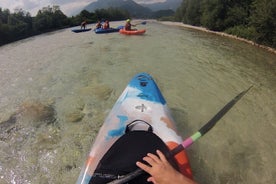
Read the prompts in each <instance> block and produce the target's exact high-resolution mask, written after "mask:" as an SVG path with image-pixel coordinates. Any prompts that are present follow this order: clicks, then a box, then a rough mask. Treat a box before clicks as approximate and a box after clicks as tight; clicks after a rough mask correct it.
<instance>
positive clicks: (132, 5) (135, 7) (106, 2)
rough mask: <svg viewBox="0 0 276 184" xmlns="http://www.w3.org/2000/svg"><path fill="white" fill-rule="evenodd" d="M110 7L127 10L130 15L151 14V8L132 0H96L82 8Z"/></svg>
mask: <svg viewBox="0 0 276 184" xmlns="http://www.w3.org/2000/svg"><path fill="white" fill-rule="evenodd" d="M110 7H113V8H120V9H124V10H127V11H128V12H129V13H130V15H131V16H132V17H139V18H142V17H148V16H150V15H151V14H152V11H151V9H149V8H147V7H144V6H141V5H139V4H137V3H136V2H134V1H133V0H98V1H96V2H93V3H90V4H88V5H87V6H86V7H84V9H85V10H87V11H90V12H92V11H95V10H96V9H107V8H110Z"/></svg>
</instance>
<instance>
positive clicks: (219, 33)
mask: <svg viewBox="0 0 276 184" xmlns="http://www.w3.org/2000/svg"><path fill="white" fill-rule="evenodd" d="M149 21H152V22H159V23H161V24H165V25H170V26H181V27H185V28H189V29H195V30H200V31H204V32H208V33H212V34H216V35H220V36H224V37H229V38H233V39H236V40H239V41H242V42H245V43H248V44H251V45H254V46H256V47H259V48H262V49H265V50H267V51H269V52H272V53H274V54H276V49H274V48H272V47H268V46H265V45H261V44H257V43H255V42H253V41H251V40H247V39H244V38H240V37H238V36H235V35H230V34H227V33H224V32H217V31H211V30H208V29H206V28H204V27H197V26H192V25H188V24H183V23H182V22H170V21H155V20H149Z"/></svg>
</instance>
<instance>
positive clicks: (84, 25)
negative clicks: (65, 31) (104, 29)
mask: <svg viewBox="0 0 276 184" xmlns="http://www.w3.org/2000/svg"><path fill="white" fill-rule="evenodd" d="M86 24H87V22H86V20H85V21H83V22H82V23H81V29H82V28H83V29H85V27H86Z"/></svg>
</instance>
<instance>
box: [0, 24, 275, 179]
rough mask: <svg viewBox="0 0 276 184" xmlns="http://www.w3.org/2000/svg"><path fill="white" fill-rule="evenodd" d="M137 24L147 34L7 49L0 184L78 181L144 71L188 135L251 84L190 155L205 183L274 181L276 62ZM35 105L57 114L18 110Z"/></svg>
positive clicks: (209, 38)
mask: <svg viewBox="0 0 276 184" xmlns="http://www.w3.org/2000/svg"><path fill="white" fill-rule="evenodd" d="M120 24H122V22H121V23H120V22H117V23H112V22H111V26H114V27H116V26H117V25H120ZM90 26H91V25H90ZM137 27H138V28H146V29H147V32H146V34H145V35H143V36H125V35H120V34H119V33H112V34H105V35H96V34H95V33H94V32H91V31H90V32H85V33H80V34H75V33H72V32H71V29H65V30H61V31H57V32H53V33H49V34H43V35H40V36H35V37H32V38H29V39H25V40H22V41H19V42H15V43H12V44H8V45H6V46H2V47H0V58H1V59H0V86H1V88H0V122H2V123H1V124H2V125H0V126H1V129H0V130H1V132H0V135H1V136H0V147H1V149H0V183H1V184H6V183H51V184H53V183H55V184H58V183H75V182H76V180H77V177H78V175H79V172H80V169H81V167H82V165H83V163H84V162H85V159H86V156H87V154H88V152H89V150H90V147H91V145H92V142H93V140H94V138H95V136H96V134H97V131H98V130H99V128H100V126H101V124H102V122H103V120H104V118H105V117H106V115H107V113H108V112H109V110H110V109H111V108H112V106H113V104H114V102H115V101H116V99H117V98H118V97H119V95H120V94H121V92H122V91H123V89H124V88H125V87H126V85H127V83H128V82H129V80H130V79H131V78H132V77H133V76H134V75H135V74H136V73H138V72H148V73H150V74H151V75H152V76H153V77H154V79H155V80H156V82H157V84H158V85H159V87H160V89H161V91H162V92H163V95H164V97H165V98H166V100H167V103H168V106H169V107H170V108H171V111H172V114H173V117H174V118H175V120H176V122H177V126H178V128H179V131H180V132H181V134H182V135H183V137H184V138H185V137H188V136H190V135H191V134H193V133H194V132H196V131H197V130H198V129H199V128H200V127H201V126H202V125H203V124H204V123H206V122H207V121H208V120H209V119H210V118H212V116H213V115H214V114H216V113H217V112H218V111H219V110H220V109H221V108H222V107H223V106H224V105H225V104H226V103H227V102H229V101H230V100H231V99H232V98H233V97H235V96H236V95H237V94H238V93H240V92H241V91H243V90H245V89H247V88H248V87H249V86H251V85H253V88H252V89H251V90H250V91H249V92H248V93H247V94H246V95H245V96H244V97H243V98H242V99H241V100H240V101H239V102H238V103H237V104H236V105H235V106H234V107H233V108H232V109H231V110H230V111H229V112H228V113H227V114H226V115H225V117H223V119H221V120H220V121H219V123H218V124H217V125H216V127H215V128H214V129H213V130H212V131H211V132H209V133H208V134H206V135H205V136H204V137H203V138H201V139H200V140H199V141H198V142H196V143H195V144H193V145H192V146H191V147H190V148H189V149H188V150H187V152H188V155H189V157H190V162H191V166H192V169H193V172H194V177H195V180H196V181H198V182H199V183H202V184H210V183H213V184H220V183H221V184H226V183H227V184H237V183H250V184H252V183H260V184H261V183H262V184H263V183H275V181H276V180H275V176H276V159H275V158H276V141H275V132H276V115H275V114H276V113H275V111H276V103H275V102H276V95H275V94H276V93H275V92H276V83H275V81H276V80H275V79H276V78H275V76H276V75H275V74H276V56H275V55H273V54H271V53H268V52H266V51H264V50H262V49H259V48H256V47H254V46H251V45H248V44H246V43H242V42H239V41H236V40H232V39H229V38H224V37H220V36H216V35H213V34H208V33H204V32H199V31H195V30H190V29H185V28H181V27H174V26H165V25H161V24H157V23H151V22H148V23H147V24H146V25H139V26H137ZM32 103H35V104H44V105H45V104H46V106H47V107H51V109H52V110H53V111H54V118H55V120H54V121H47V122H44V121H40V120H36V119H34V118H32V117H29V116H26V117H24V114H23V115H22V113H21V114H20V113H19V112H21V111H20V109H21V110H22V107H23V108H24V107H27V108H28V107H29V108H30V107H31V108H32V107H33V106H35V105H30V104H32ZM26 104H29V105H26ZM35 107H36V106H35ZM41 108H42V109H43V107H41ZM30 111H32V112H33V111H35V112H34V113H33V114H36V110H33V109H31V110H30ZM42 111H43V110H42ZM32 112H31V114H32ZM50 114H51V113H50ZM51 115H53V114H51ZM12 116H16V121H12V120H11V119H9V118H10V117H12Z"/></svg>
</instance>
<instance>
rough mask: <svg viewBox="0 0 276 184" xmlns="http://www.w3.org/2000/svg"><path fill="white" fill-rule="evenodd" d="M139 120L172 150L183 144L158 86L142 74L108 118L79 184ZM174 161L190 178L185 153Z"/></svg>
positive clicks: (128, 88) (130, 83)
mask: <svg viewBox="0 0 276 184" xmlns="http://www.w3.org/2000/svg"><path fill="white" fill-rule="evenodd" d="M137 119H140V120H143V121H146V122H147V123H149V124H150V125H151V126H152V127H153V132H154V133H155V134H156V135H158V136H159V137H160V138H161V139H162V140H163V142H165V143H166V145H167V146H168V148H169V149H170V150H172V149H173V148H175V147H176V146H177V145H178V144H181V142H182V137H181V136H179V135H178V133H177V130H176V127H175V123H174V120H173V118H172V117H171V114H170V111H169V109H168V107H167V105H166V101H165V99H164V97H163V96H162V94H161V92H160V90H159V88H158V86H157V85H156V83H155V81H154V80H153V78H152V77H151V76H150V75H149V74H147V73H139V74H137V75H136V76H134V77H133V78H132V80H131V81H130V82H129V84H128V85H127V87H126V88H125V90H124V91H123V93H122V94H121V96H120V97H119V98H118V100H117V101H116V103H115V105H114V106H113V108H112V110H111V111H110V113H109V115H108V116H107V118H106V119H105V121H104V123H103V125H102V127H101V129H100V131H99V133H98V135H97V137H96V139H95V141H94V143H93V146H92V148H91V151H90V154H89V156H88V158H87V161H86V163H85V165H84V166H83V168H82V171H81V173H80V176H79V178H78V181H77V184H85V183H89V181H90V179H91V177H92V175H93V172H94V170H95V168H96V167H97V164H98V163H99V161H100V159H101V158H102V157H103V155H104V154H105V153H106V152H107V150H108V149H109V148H110V147H111V146H112V144H113V143H114V142H115V141H116V140H118V138H119V137H121V136H122V135H123V134H124V130H125V127H126V125H127V124H129V123H130V122H132V121H134V120H137ZM142 126H143V125H142ZM140 128H144V127H140ZM175 159H176V161H177V164H178V166H179V168H180V172H181V173H183V174H184V175H186V176H188V177H190V178H191V177H192V173H191V168H190V166H189V161H188V157H187V155H186V153H185V151H182V152H181V153H179V154H177V155H176V156H175Z"/></svg>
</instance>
